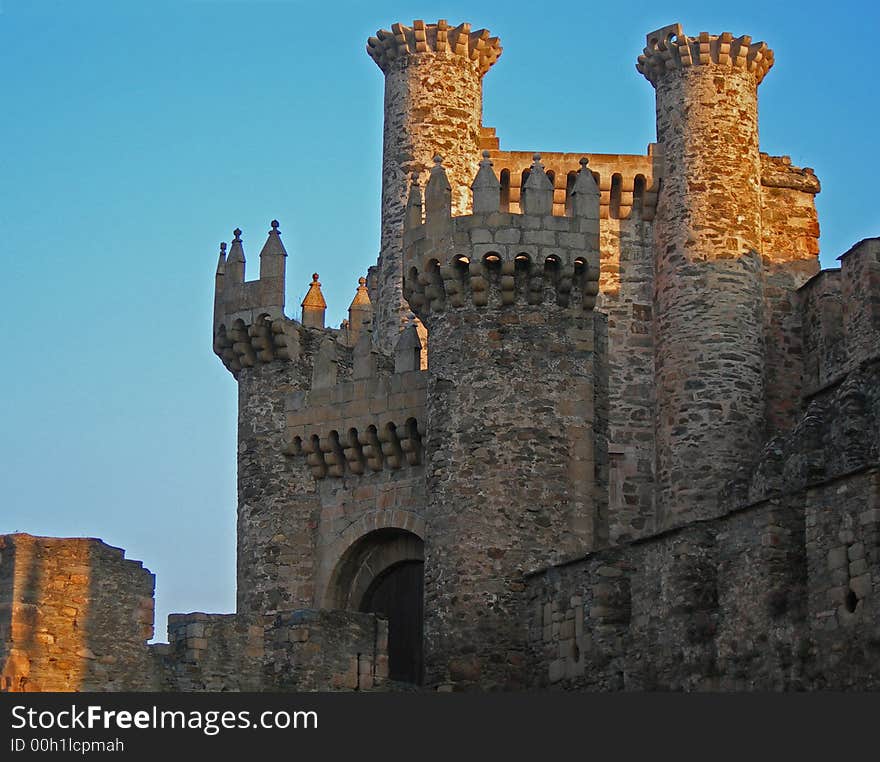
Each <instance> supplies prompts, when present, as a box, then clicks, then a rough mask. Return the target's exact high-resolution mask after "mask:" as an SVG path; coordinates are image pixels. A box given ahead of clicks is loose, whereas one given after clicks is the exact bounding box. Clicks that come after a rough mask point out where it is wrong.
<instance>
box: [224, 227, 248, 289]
mask: <svg viewBox="0 0 880 762" xmlns="http://www.w3.org/2000/svg"><path fill="white" fill-rule="evenodd" d="M232 235H233V236H234V237H233V239H232V246H231V247H230V248H229V256H228V257H226V277H227V278H228V280H227V283H244V247H243V246H242V244H241V229H240V228H236V229H235V230H233V231H232Z"/></svg>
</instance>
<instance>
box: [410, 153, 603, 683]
mask: <svg viewBox="0 0 880 762" xmlns="http://www.w3.org/2000/svg"><path fill="white" fill-rule="evenodd" d="M542 173H543V168H542V166H541V163H540V157H536V158H535V163H534V164H533V165H532V176H533V177H534V176H535V175H540V174H542ZM544 179H545V180H546V177H545V178H544ZM530 182H531V181H530ZM453 186H454V184H453V183H452V182H451V181H450V180H449V178H448V175H447V173H446V171H445V168H444V166H443V164H442V163H441V162H440V161H439V157H438V160H437V161H436V162H435V166H434V168H433V169H432V170H431V176H430V179H429V181H428V184H427V187H426V190H425V200H424V208H425V221H424V223H423V224H414V223H417V222H419V221H418V220H417V219H416V217H415V214H413V215H411V217H412V219H411V224H410V225H409V226H408V229H407V231H406V233H405V273H406V279H405V289H406V291H405V293H406V298H407V299H408V301H409V303H410V304H411V305H412V307H413V309H414V311H415V312H416V314H417V315H418V316H419V318H420V319H421V320H422V321H423V322H424V324H425V325H426V327H427V328H428V331H429V332H430V333H429V335H430V338H431V341H430V344H429V347H428V357H429V365H428V367H429V380H428V393H427V395H426V400H427V403H426V405H427V419H428V425H427V437H428V441H427V444H426V448H425V451H426V453H429V456H428V457H429V462H428V464H427V465H428V468H427V479H428V483H427V495H428V497H427V500H428V504H427V507H426V515H427V527H428V529H427V537H426V556H425V648H426V654H425V663H426V682H427V684H428V685H430V686H432V687H435V688H445V689H456V690H459V689H469V688H475V687H479V688H483V689H493V688H504V687H506V688H515V687H522V685H523V684H524V680H525V677H524V675H525V671H526V667H525V661H526V659H527V656H526V649H525V643H524V637H525V631H524V629H523V628H522V626H521V624H520V623H521V621H523V619H522V617H524V616H525V613H524V610H523V606H524V605H525V604H524V601H523V600H522V599H521V596H520V593H521V591H522V590H523V583H522V580H523V575H524V573H526V572H528V571H530V570H533V569H536V568H538V567H540V566H541V565H544V564H547V563H550V562H553V561H558V560H560V559H561V558H563V557H565V556H566V555H568V554H572V553H578V552H584V551H585V550H588V549H590V548H592V547H595V546H596V545H601V544H602V543H603V542H604V541H605V535H606V531H607V520H606V516H605V515H604V514H605V510H604V503H603V495H604V488H603V487H601V486H599V484H600V482H601V479H602V476H601V474H602V464H603V462H604V459H605V450H606V447H607V443H606V441H605V438H604V413H602V412H601V411H602V407H603V404H604V402H603V388H602V384H601V381H600V380H599V379H600V376H601V373H600V368H601V366H602V358H601V347H602V336H603V329H604V321H603V318H602V317H601V316H600V315H597V314H595V313H594V311H593V307H594V305H595V299H596V294H597V293H598V277H599V248H598V233H599V192H598V189H597V188H596V184H595V181H594V180H593V176H592V174H591V173H590V172H589V171H586V170H585V169H584V170H582V171H581V173H580V174H579V175H578V178H577V182H576V184H575V189H574V190H575V195H576V198H577V202H576V203H574V204H573V205H572V206H573V209H574V214H573V216H571V217H567V218H566V217H554V216H553V215H552V214H550V211H549V209H550V206H549V204H550V203H551V202H552V192H553V190H552V187H549V188H548V183H544V182H541V180H540V178H538V179H537V180H535V181H534V184H533V185H532V186H530V189H529V191H528V193H527V195H526V199H527V200H526V204H525V214H522V215H519V214H509V213H502V212H500V211H498V210H499V208H500V188H499V184H498V180H497V177H495V176H494V172H493V169H492V166H491V162H490V161H489V159H488V158H484V159H483V162H482V164H481V166H480V170H479V174H478V175H477V179H476V180H475V181H474V201H473V207H474V209H475V213H474V214H473V215H469V216H453V200H452V196H454V188H453ZM451 188H453V190H452V192H450V189H451ZM597 339H598V340H597ZM409 343H410V344H412V345H413V347H415V345H416V344H417V342H416V341H415V340H414V337H411V339H410V341H409ZM414 351H417V350H414ZM409 362H410V363H412V362H413V360H412V359H410V361H409Z"/></svg>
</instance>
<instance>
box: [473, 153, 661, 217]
mask: <svg viewBox="0 0 880 762" xmlns="http://www.w3.org/2000/svg"><path fill="white" fill-rule="evenodd" d="M495 142H496V143H497V142H498V141H497V139H496V141H495ZM539 153H540V155H541V161H542V163H543V164H544V165H545V167H546V170H545V172H546V175H547V177H548V178H549V180H550V181H551V183H552V184H553V214H554V215H560V216H566V215H567V214H569V213H570V207H571V202H572V191H573V190H574V184H575V182H576V180H577V175H578V172H579V171H580V166H579V164H580V160H581V159H582V158H586V159H588V160H589V165H590V172H591V173H592V175H593V179H594V180H595V181H596V185H597V186H598V188H599V218H600V219H603V220H606V219H629V218H633V219H641V220H644V221H645V222H650V221H652V220H653V219H654V215H655V213H656V209H657V192H658V190H659V186H660V176H661V174H662V163H663V162H662V159H663V155H662V153H661V151H660V146H658V145H657V144H656V143H652V144H651V145H649V146H648V152H647V154H646V155H644V156H642V155H638V154H601V153H559V152H551V153H548V152H545V151H540V152H539ZM534 154H535V151H502V150H500V149H499V148H498V147H497V146H495V147H494V148H493V149H492V150H490V152H489V158H491V159H492V162H493V165H494V166H495V167H497V172H498V176H499V180H500V182H501V211H504V212H521V211H522V209H521V206H520V201H521V198H522V191H523V188H524V187H525V184H526V183H527V182H528V178H529V174H530V173H531V164H532V161H533V158H534Z"/></svg>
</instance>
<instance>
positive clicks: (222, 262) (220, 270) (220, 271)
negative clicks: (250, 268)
mask: <svg viewBox="0 0 880 762" xmlns="http://www.w3.org/2000/svg"><path fill="white" fill-rule="evenodd" d="M225 273H226V241H223V242H221V243H220V258H219V259H218V260H217V275H224V274H225Z"/></svg>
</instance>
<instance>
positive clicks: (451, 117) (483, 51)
mask: <svg viewBox="0 0 880 762" xmlns="http://www.w3.org/2000/svg"><path fill="white" fill-rule="evenodd" d="M367 53H369V55H370V57H371V58H372V59H373V60H374V61H375V62H376V64H377V65H378V66H379V68H380V69H382V71H383V72H384V73H385V129H384V137H383V150H382V240H381V251H380V255H379V265H378V269H379V272H378V279H377V286H378V293H377V295H376V296H377V298H376V299H374V302H375V310H376V315H375V319H374V332H375V337H376V341H377V342H378V344H379V346H380V347H382V348H383V349H384V350H385V351H387V352H390V351H391V350H392V348H393V347H394V345H395V344H396V342H397V336H398V333H399V332H400V331H401V330H402V329H403V328H404V327H405V326H406V324H407V323H408V321H409V320H410V319H411V318H412V313H410V311H409V308H408V306H407V304H406V302H405V301H404V299H403V271H402V269H401V267H402V261H403V260H402V257H403V253H402V251H403V250H402V236H403V216H404V210H405V208H406V198H407V191H408V188H409V178H410V176H411V175H412V173H413V172H423V171H425V170H427V169H428V168H430V167H431V160H432V158H433V157H434V155H435V154H436V153H438V152H439V153H442V154H443V157H444V161H445V165H446V169H447V172H448V173H449V180H450V183H451V186H452V208H453V210H454V211H455V213H456V214H464V213H465V212H467V210H468V208H469V204H470V197H469V193H468V187H469V185H470V182H471V180H472V179H473V177H474V174H475V173H476V171H477V165H478V163H479V147H480V145H479V141H480V126H481V123H482V112H483V93H482V80H483V75H484V74H485V73H486V72H487V71H489V68H490V67H491V66H492V64H493V63H495V61H496V60H497V59H498V56H499V55H501V46H500V45H499V42H498V38H497V37H490V36H489V32H488V31H487V30H485V29H481V30H479V31H476V32H472V31H471V26H470V24H459V25H458V26H455V27H451V26H449V24H447V23H446V21H444V20H442V19H441V20H440V21H438V22H437V23H436V24H426V23H425V22H424V21H414V22H413V25H412V27H408V26H404V25H403V24H393V25H392V26H391V31H387V30H384V29H380V30H379V31H378V32H377V33H376V36H375V37H371V38H370V39H369V40H368V42H367Z"/></svg>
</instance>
